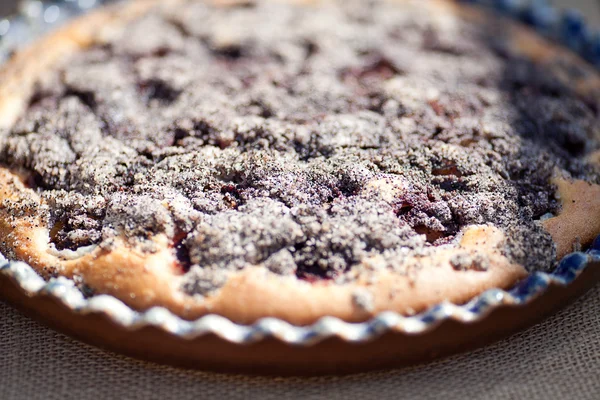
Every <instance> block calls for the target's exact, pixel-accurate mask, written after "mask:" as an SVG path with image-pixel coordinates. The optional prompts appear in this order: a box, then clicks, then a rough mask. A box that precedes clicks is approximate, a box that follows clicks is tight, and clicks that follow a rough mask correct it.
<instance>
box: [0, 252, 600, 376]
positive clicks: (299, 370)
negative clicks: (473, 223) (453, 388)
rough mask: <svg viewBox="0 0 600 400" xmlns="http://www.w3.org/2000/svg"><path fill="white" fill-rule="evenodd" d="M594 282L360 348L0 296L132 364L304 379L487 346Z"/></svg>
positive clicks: (592, 275) (592, 276)
mask: <svg viewBox="0 0 600 400" xmlns="http://www.w3.org/2000/svg"><path fill="white" fill-rule="evenodd" d="M599 281H600V262H593V263H590V264H589V265H588V267H587V268H586V269H585V270H584V271H583V272H582V273H581V275H580V276H579V277H578V278H577V279H576V280H575V281H574V282H573V283H572V284H570V285H568V286H559V285H556V284H552V285H551V286H550V287H549V288H548V290H547V291H546V292H544V294H542V295H541V296H540V297H538V298H536V299H534V300H533V301H531V302H530V303H528V304H526V305H501V306H499V307H497V308H495V309H494V310H493V311H492V312H491V313H489V314H488V315H487V316H485V317H484V318H482V319H480V320H478V321H476V322H472V323H468V324H467V323H464V322H458V321H454V320H446V321H444V322H442V323H441V324H440V325H439V326H438V327H436V328H434V329H433V330H431V331H429V332H426V333H422V334H413V335H411V334H406V333H391V332H389V333H386V334H384V335H383V336H381V337H379V338H378V339H376V340H373V341H371V342H367V343H359V344H357V343H349V342H345V341H343V340H342V339H339V338H330V339H327V340H325V341H323V342H320V343H317V344H315V345H312V346H307V347H302V346H292V345H288V344H285V343H282V342H281V341H279V340H277V339H267V340H263V341H261V342H259V343H255V344H250V345H238V344H234V343H230V342H227V341H226V340H224V339H221V338H219V337H217V336H215V335H212V334H211V335H206V336H202V337H198V338H196V339H191V340H189V339H184V338H180V337H176V336H174V335H172V334H169V333H167V332H165V331H162V330H160V329H158V328H154V327H144V328H141V329H139V330H135V331H132V330H128V329H127V328H124V327H122V326H119V325H117V324H115V323H114V322H112V321H110V320H109V318H108V317H107V316H105V315H102V314H89V315H80V314H77V313H75V312H73V311H72V310H70V309H68V308H67V307H66V306H64V305H63V304H62V303H60V302H59V301H58V300H56V299H55V298H52V297H51V296H49V295H41V296H34V297H30V296H28V295H26V294H25V293H24V292H23V290H21V289H20V288H19V287H18V286H17V285H16V283H15V282H14V281H13V280H12V279H11V278H8V277H6V276H2V275H0V293H1V295H0V298H1V299H2V300H6V301H8V302H9V303H10V304H12V305H14V306H15V307H16V308H17V309H19V310H20V311H21V312H23V313H24V314H26V315H27V316H29V317H31V318H33V319H35V320H37V321H39V322H41V323H43V324H45V325H48V326H50V327H51V328H53V329H56V330H57V331H59V332H62V333H64V334H67V335H69V336H71V337H73V338H75V339H78V340H81V341H83V342H86V343H89V344H92V345H94V346H98V347H101V348H103V349H106V350H110V351H114V352H117V353H121V354H125V355H128V356H131V357H134V358H139V359H143V360H147V361H153V362H157V363H161V364H169V365H174V366H180V367H186V368H194V369H202V370H211V371H219V372H230V373H231V372H236V373H246V374H266V375H303V376H307V375H325V374H347V373H356V372H365V371H370V370H375V369H384V368H394V367H402V366H408V365H414V364H417V363H423V362H427V361H431V360H433V359H436V358H440V357H444V356H449V355H452V354H456V353H459V352H464V351H467V350H472V349H475V348H478V347H481V346H484V345H488V344H490V343H492V342H495V341H497V340H499V339H502V338H504V337H507V336H509V335H511V334H513V333H516V332H517V331H520V330H523V329H525V328H528V327H530V326H532V325H534V324H536V323H538V322H540V321H541V320H542V319H543V318H545V317H547V316H549V315H550V314H552V313H554V312H556V311H558V310H560V309H561V308H563V307H565V306H566V305H568V304H569V303H571V302H572V301H573V300H574V299H575V298H577V297H579V296H580V295H582V294H583V293H585V292H586V291H588V290H589V289H591V288H592V287H593V286H594V285H595V284H596V283H597V282H599Z"/></svg>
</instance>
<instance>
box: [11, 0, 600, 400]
mask: <svg viewBox="0 0 600 400" xmlns="http://www.w3.org/2000/svg"><path fill="white" fill-rule="evenodd" d="M1 3H2V4H0V8H4V7H7V3H8V2H7V1H4V0H2V1H1ZM553 3H555V4H561V3H562V4H564V5H568V6H571V7H573V6H578V7H581V8H582V10H584V13H585V15H586V17H587V18H588V19H596V20H598V21H600V6H599V5H598V3H597V2H594V1H592V0H554V1H553ZM113 398H114V399H131V400H137V399H144V400H145V399H164V400H170V399H176V400H185V399H204V398H214V399H264V400H267V399H277V400H287V399H297V398H304V399H345V398H362V399H388V398H389V399H400V398H407V399H436V400H437V399H444V400H454V399H490V400H496V399H515V400H516V399H528V400H537V399H540V400H542V399H543V400H552V399H582V400H586V399H589V400H600V285H598V286H596V288H595V289H593V290H592V291H591V292H589V293H588V294H587V295H586V296H584V297H582V298H581V299H580V300H579V301H577V302H576V303H575V304H573V305H572V306H570V307H568V308H567V309H565V310H563V311H562V312H560V313H558V314H557V315H555V316H554V317H552V318H550V319H548V320H547V321H545V322H544V323H542V324H540V325H537V326H536V327H534V328H532V329H530V330H528V331H526V332H523V333H521V334H518V335H515V336H513V337H511V338H509V339H507V340H504V341H502V342H500V343H498V344H496V345H492V346H490V347H487V348H485V349H481V350H479V351H475V352H473V353H470V354H465V355H460V356H456V357H453V358H450V359H446V360H442V361H438V362H436V363H433V364H430V365H425V366H420V367H414V368H409V369H403V370H394V371H385V372H377V373H370V374H361V375H352V376H347V377H324V378H310V379H306V378H304V379H300V378H279V379H275V378H261V377H244V376H229V375H217V374H211V373H205V372H198V371H186V370H179V369H175V368H171V367H165V366H159V365H154V364H149V363H144V362H140V361H135V360H131V359H128V358H125V357H121V356H118V355H114V354H110V353H106V352H103V351H101V350H98V349H96V348H93V347H91V346H87V345H85V344H82V343H79V342H77V341H74V340H71V339H69V338H68V337H65V336H64V335H61V334H58V333H56V332H54V331H52V330H50V329H48V328H45V327H43V326H41V325H39V324H37V323H36V322H33V321H31V320H29V319H27V318H25V317H24V316H22V315H20V314H19V313H18V312H16V311H14V310H13V309H12V308H10V307H9V306H8V305H5V304H3V303H1V302H0V399H2V400H13V399H32V400H34V399H50V400H51V399H61V400H65V399H84V400H87V399H94V400H96V399H113Z"/></svg>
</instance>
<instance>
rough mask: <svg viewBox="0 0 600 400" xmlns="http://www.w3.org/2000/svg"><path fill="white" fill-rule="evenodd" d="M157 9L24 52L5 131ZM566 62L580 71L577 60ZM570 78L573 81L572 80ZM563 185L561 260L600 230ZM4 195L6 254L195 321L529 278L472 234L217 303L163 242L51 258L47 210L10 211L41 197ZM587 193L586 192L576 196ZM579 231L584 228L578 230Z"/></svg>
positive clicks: (90, 22) (10, 189)
mask: <svg viewBox="0 0 600 400" xmlns="http://www.w3.org/2000/svg"><path fill="white" fill-rule="evenodd" d="M169 1H172V2H176V1H178V0H169ZM157 3H158V1H157V0H146V1H137V2H130V3H128V4H127V5H124V6H119V7H118V8H112V9H108V10H106V11H101V12H97V13H94V14H90V15H89V16H87V17H84V18H82V19H80V20H78V21H76V22H75V23H73V24H71V25H69V26H68V27H66V28H64V29H62V30H60V31H58V32H56V33H54V34H52V35H50V36H48V37H46V38H45V39H43V40H42V41H39V42H38V43H37V44H34V45H33V46H31V47H30V48H28V49H27V50H24V51H23V52H21V53H19V54H18V55H17V56H16V57H15V58H14V59H13V60H12V61H11V62H10V63H9V64H8V65H7V66H6V67H5V68H4V70H3V72H2V76H3V77H4V78H3V81H2V83H1V84H0V126H2V127H9V126H11V125H12V124H13V123H14V121H15V119H16V118H17V116H18V115H19V114H20V113H21V112H22V110H23V108H24V105H25V103H26V99H27V98H28V96H29V94H30V93H31V90H32V88H33V85H34V84H35V82H36V81H37V80H39V79H41V78H42V76H43V74H44V71H45V70H47V69H49V68H53V67H54V66H56V65H57V64H58V63H60V62H61V60H63V59H64V58H65V57H68V56H69V55H70V54H73V53H74V52H77V51H79V50H80V49H83V48H85V47H88V46H90V45H91V44H94V43H98V42H101V41H102V40H103V37H106V35H111V34H113V33H114V32H115V31H118V30H119V29H120V28H122V26H123V25H124V24H125V23H126V22H127V21H129V20H130V19H131V18H135V16H137V15H139V14H141V13H143V12H144V11H145V10H147V9H148V8H150V7H152V6H153V5H155V4H157ZM163 3H164V2H163ZM225 3H228V2H225ZM427 4H429V6H430V7H431V10H432V12H437V13H440V15H441V13H448V12H455V13H460V14H461V15H462V16H463V17H466V18H482V16H481V14H480V13H478V12H475V11H471V10H469V11H465V9H463V8H459V7H458V6H456V5H454V4H451V3H448V2H445V1H441V0H440V1H435V2H430V3H427ZM512 29H513V31H512V32H513V37H514V38H515V41H514V43H515V46H517V43H519V46H518V49H519V50H521V51H523V52H524V53H526V54H527V55H529V56H531V57H534V58H535V59H538V60H540V62H548V61H549V60H550V59H552V58H553V57H567V54H568V53H566V52H565V51H563V50H562V49H559V48H557V47H555V46H550V45H548V44H547V43H546V42H545V41H543V40H542V39H538V38H536V37H534V36H533V35H532V34H531V33H530V32H528V31H527V30H526V29H522V28H512ZM517 38H518V40H517ZM34 55H35V57H34ZM568 57H570V58H572V59H573V62H576V63H578V64H581V65H583V62H581V61H579V60H576V59H575V57H574V56H571V55H568ZM582 68H584V67H582ZM585 68H587V67H585ZM590 76H591V78H589V79H591V82H593V83H594V84H596V81H599V78H598V77H597V75H596V74H595V73H591V74H590ZM565 79H569V80H570V81H572V77H569V76H567V77H566V78H565ZM576 86H577V87H578V88H580V89H581V90H584V89H585V88H583V87H584V86H585V87H588V86H586V85H583V84H581V82H576ZM556 183H557V185H558V187H559V192H560V194H561V196H562V198H563V200H564V210H563V213H562V214H561V215H559V216H558V217H556V218H553V219H551V220H549V221H548V222H546V228H547V229H548V231H549V232H550V233H552V235H553V237H554V239H555V241H556V243H557V247H558V249H559V254H564V252H565V251H566V250H565V249H568V248H569V246H572V243H573V240H574V235H579V236H580V237H581V239H582V241H587V240H588V239H589V238H590V237H591V236H592V235H593V234H594V233H597V232H600V225H598V224H596V225H593V226H591V225H589V224H588V219H587V218H586V219H585V220H584V219H583V218H584V212H590V211H591V212H595V213H596V214H594V215H598V216H599V218H598V219H597V221H596V222H598V223H599V224H600V212H599V211H600V187H599V186H597V185H596V186H589V187H588V186H586V187H584V184H583V183H577V182H576V183H573V184H569V183H565V182H562V181H557V182H556ZM0 188H1V189H0V234H1V235H2V237H3V238H4V240H3V241H2V243H0V249H1V250H2V251H3V252H5V253H7V255H8V256H9V257H11V258H16V259H19V260H23V261H25V262H28V263H29V264H31V265H32V266H33V267H34V268H36V269H37V270H38V271H40V272H41V273H44V271H45V270H46V269H48V268H52V269H54V270H56V271H58V272H59V273H60V274H61V275H64V276H67V277H75V276H78V277H81V278H83V281H84V282H85V283H86V284H87V285H89V286H90V287H92V288H93V289H95V290H96V291H97V292H98V293H107V294H111V295H114V296H116V297H118V298H119V299H121V300H123V301H124V302H126V303H127V304H129V305H130V306H132V307H134V308H136V309H139V310H144V309H148V308H150V307H152V306H163V307H166V308H168V309H170V310H171V311H173V312H175V313H177V314H178V315H180V316H182V317H184V318H190V319H191V318H196V317H199V316H201V315H204V314H206V313H218V314H221V315H223V316H226V317H228V318H230V319H232V320H233V321H237V322H243V323H249V322H252V321H255V320H256V319H258V318H260V317H266V316H273V317H279V318H282V319H285V320H287V321H289V322H292V323H296V324H308V323H311V322H314V321H316V320H317V319H319V318H320V317H322V316H325V315H330V316H336V317H339V318H342V319H344V320H348V321H361V320H366V319H368V318H370V317H371V316H373V315H374V314H376V313H378V312H380V311H384V310H394V311H398V312H400V313H404V314H410V313H413V312H419V311H422V310H424V309H426V308H427V307H430V306H432V305H435V304H437V303H440V302H443V301H450V302H454V303H462V302H465V301H467V300H469V299H470V298H472V297H473V296H475V295H477V294H479V293H481V292H483V291H485V290H487V289H490V288H495V287H499V288H506V287H509V286H511V285H513V284H514V283H515V282H516V281H518V280H519V279H521V278H523V277H524V276H525V275H526V271H525V269H524V268H523V267H522V266H520V265H515V264H511V263H510V262H509V261H508V259H507V258H506V257H504V256H503V255H502V254H501V252H500V250H499V246H500V245H501V244H502V242H503V240H504V237H503V234H502V233H501V232H500V231H499V230H498V229H496V228H493V227H490V226H472V227H468V228H466V230H465V231H464V232H463V238H462V241H461V243H460V246H459V247H458V248H455V249H440V250H439V251H438V252H437V253H435V254H434V255H433V256H430V257H421V258H412V259H410V260H409V261H408V263H409V264H414V266H415V268H410V269H409V270H410V271H414V273H410V274H408V275H403V274H400V273H397V272H394V271H392V270H389V269H387V268H382V267H380V266H379V264H380V262H379V260H378V259H377V258H373V259H370V260H366V261H365V262H364V269H367V270H370V272H371V274H370V276H373V277H374V279H366V278H364V277H361V276H358V277H356V280H355V281H353V282H352V283H344V284H333V283H328V282H324V281H323V282H317V283H308V282H305V281H300V280H298V279H296V278H290V277H281V276H278V275H275V274H273V273H271V272H268V270H267V269H266V268H264V267H261V266H257V267H255V268H252V269H247V270H243V271H241V272H238V273H233V274H232V275H231V276H230V279H229V280H228V282H227V284H226V285H225V286H224V287H223V288H222V289H221V290H220V291H219V292H217V293H216V294H215V295H213V296H209V297H205V298H200V297H197V298H196V297H192V296H188V295H185V294H184V293H182V292H181V291H180V290H179V286H180V279H181V277H180V275H179V273H178V272H177V269H176V268H175V263H176V258H175V253H174V250H173V249H172V248H171V247H170V246H169V244H168V241H167V240H166V238H164V237H160V236H159V237H156V238H155V242H156V244H157V248H158V249H159V250H158V251H157V252H156V253H154V254H152V255H150V256H148V255H145V254H143V253H142V252H140V251H137V250H136V249H133V248H130V247H128V246H127V245H126V244H125V242H123V241H119V240H117V242H116V244H115V246H114V247H112V248H110V249H103V248H100V247H96V248H94V249H90V251H89V252H88V253H87V254H84V255H81V256H80V257H78V258H74V259H68V258H70V257H66V256H65V257H63V256H61V254H60V253H57V252H55V251H54V252H53V251H52V248H51V246H50V244H49V242H50V239H49V235H50V234H49V231H48V228H47V227H46V225H45V223H44V221H43V220H42V218H41V217H40V215H41V212H35V211H31V209H28V211H27V212H25V213H23V215H15V214H14V208H12V207H9V204H8V203H7V202H16V203H19V202H20V203H24V204H25V203H27V204H32V203H33V204H35V205H37V206H38V207H43V204H42V201H41V199H40V198H39V196H38V195H36V193H35V192H34V191H33V190H31V189H28V188H27V187H26V186H25V185H24V184H23V182H22V180H21V179H20V178H19V176H18V174H16V173H14V172H11V171H9V170H7V169H5V168H0ZM370 188H372V189H374V190H380V191H384V192H385V191H389V190H392V191H393V190H397V188H394V187H386V185H385V184H382V183H381V182H374V183H373V184H372V185H370ZM580 189H584V190H581V192H577V191H579V190H580ZM594 196H595V197H594ZM569 200H575V203H574V204H573V205H572V204H569ZM581 227H585V229H583V230H578V229H579V228H581ZM458 253H463V254H464V253H469V254H471V255H476V254H479V253H483V254H485V255H486V256H487V257H489V261H490V264H489V269H488V270H487V271H476V270H473V269H471V270H462V271H459V270H456V269H454V268H453V267H452V266H451V263H450V260H451V258H452V257H453V256H454V255H456V254H458ZM357 296H362V300H361V301H357ZM365 299H366V301H365Z"/></svg>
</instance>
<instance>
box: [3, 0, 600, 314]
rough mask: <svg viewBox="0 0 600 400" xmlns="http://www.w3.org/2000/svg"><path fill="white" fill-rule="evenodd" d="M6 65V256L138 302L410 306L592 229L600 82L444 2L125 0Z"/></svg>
mask: <svg viewBox="0 0 600 400" xmlns="http://www.w3.org/2000/svg"><path fill="white" fill-rule="evenodd" d="M4 72H5V73H4V76H5V77H6V78H5V80H4V81H2V82H1V83H0V126H2V127H3V128H2V131H1V132H0V160H2V164H1V165H2V167H1V168H0V183H1V186H0V201H1V203H0V233H1V234H2V236H3V240H2V242H1V243H0V245H1V249H2V251H3V252H4V253H5V254H7V255H8V256H9V258H12V259H19V260H23V261H26V262H28V263H30V264H31V265H32V266H34V267H35V268H36V269H37V270H38V271H39V272H40V273H42V274H43V275H44V276H46V277H52V276H58V275H64V276H67V277H70V278H73V279H74V280H75V282H76V283H77V284H78V285H79V286H80V287H81V288H82V289H83V290H84V293H86V294H88V295H93V294H99V293H108V294H112V295H114V296H116V297H118V298H119V299H121V300H122V301H124V302H126V303H127V304H129V305H131V306H132V307H135V308H137V309H140V310H143V309H148V308H150V307H152V306H163V307H167V308H169V309H170V310H172V311H173V312H175V313H177V314H178V315H180V316H182V317H184V318H196V317H198V316H201V315H204V314H206V313H218V314H221V315H225V316H227V317H229V318H231V319H232V320H235V321H239V322H252V321H254V320H256V319H257V318H260V317H265V316H275V317H279V318H283V319H286V320H288V321H290V322H294V323H299V324H304V323H310V322H313V321H315V320H317V319H318V318H319V317H321V316H325V315H333V316H338V317H340V318H343V319H345V320H349V321H360V320H364V319H367V318H369V317H371V316H372V315H374V314H376V313H377V312H380V311H383V310H396V311H398V312H401V313H405V314H411V313H414V312H418V311H421V310H423V309H425V308H427V307H429V306H432V305H434V304H437V303H439V302H442V301H453V302H464V301H467V300H469V299H470V298H472V297H473V296H475V295H477V294H479V293H481V292H482V291H484V290H486V289H488V288H493V287H509V286H510V285H512V284H514V283H515V282H516V281H517V280H519V279H521V278H523V277H524V276H525V275H526V274H527V273H529V272H532V271H549V270H551V269H552V268H553V267H554V266H555V265H556V262H557V260H558V259H560V258H561V257H562V256H564V255H565V254H567V253H569V252H570V251H573V250H577V249H578V248H580V247H581V246H586V245H587V244H589V242H590V241H591V240H592V239H593V238H594V237H595V235H597V234H598V233H600V186H599V185H598V184H599V183H600V168H599V166H598V163H597V162H596V161H594V160H595V157H596V155H597V154H599V153H598V151H599V149H600V130H599V129H600V128H599V126H600V124H599V123H598V122H599V121H598V110H599V108H598V106H599V105H600V103H599V99H600V91H599V90H600V83H599V79H598V76H597V74H596V72H595V71H593V70H592V69H591V67H589V66H587V65H586V64H585V63H584V62H583V61H581V60H579V59H577V58H576V57H575V56H572V55H571V54H570V53H568V52H567V51H565V50H562V49H560V48H557V47H554V46H552V45H550V44H548V43H546V42H544V41H543V40H542V39H539V38H537V37H536V36H534V35H533V34H532V33H530V32H529V31H527V30H525V29H524V28H520V27H517V26H512V25H508V26H507V22H506V21H503V20H498V19H495V18H494V17H490V16H488V15H485V14H483V13H481V12H479V11H475V10H471V9H466V8H459V7H458V6H456V5H455V4H454V3H451V2H444V1H430V2H419V1H414V2H410V1H383V0H380V1H374V2H362V1H351V2H342V1H330V2H325V1H324V2H310V3H305V2H291V1H288V2H286V1H244V2H239V1H236V2H223V1H221V2H213V3H210V2H201V1H183V0H182V1H169V2H152V1H146V2H143V1H138V2H126V3H123V4H120V5H117V6H114V7H113V8H109V9H107V10H102V11H99V12H97V13H95V14H90V15H89V16H86V17H84V18H83V19H81V20H79V21H76V22H75V23H74V24H72V25H71V26H68V27H67V28H65V29H63V30H62V31H59V32H57V33H55V34H54V36H51V37H49V38H46V39H45V41H44V40H42V41H40V42H39V43H38V44H37V45H36V44H34V45H33V47H32V48H30V49H28V50H24V51H23V52H22V53H21V54H17V55H16V56H15V57H14V58H13V60H12V61H11V62H10V63H9V64H8V65H7V66H6V67H5V71H4Z"/></svg>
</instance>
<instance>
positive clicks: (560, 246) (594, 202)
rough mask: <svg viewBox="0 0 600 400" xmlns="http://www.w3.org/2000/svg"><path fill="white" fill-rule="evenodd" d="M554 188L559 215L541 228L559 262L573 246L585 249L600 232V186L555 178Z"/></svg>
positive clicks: (545, 222) (547, 221)
mask: <svg viewBox="0 0 600 400" xmlns="http://www.w3.org/2000/svg"><path fill="white" fill-rule="evenodd" d="M554 184H555V185H556V186H557V188H558V192H557V193H558V196H559V198H560V202H561V204H562V211H561V213H560V215H558V216H556V217H554V218H550V219H548V220H546V221H544V228H545V229H546V230H547V231H548V232H550V234H551V235H552V238H553V239H554V241H555V242H556V252H557V256H558V257H559V258H560V257H563V256H564V255H566V254H568V253H570V252H572V251H573V249H574V248H573V246H574V245H575V244H576V243H579V244H581V245H583V246H586V245H589V244H590V243H591V242H592V241H593V240H594V238H595V237H596V236H597V235H598V233H599V232H600V186H599V185H593V184H590V183H588V182H585V181H579V180H577V181H569V180H566V179H561V178H555V179H554Z"/></svg>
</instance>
